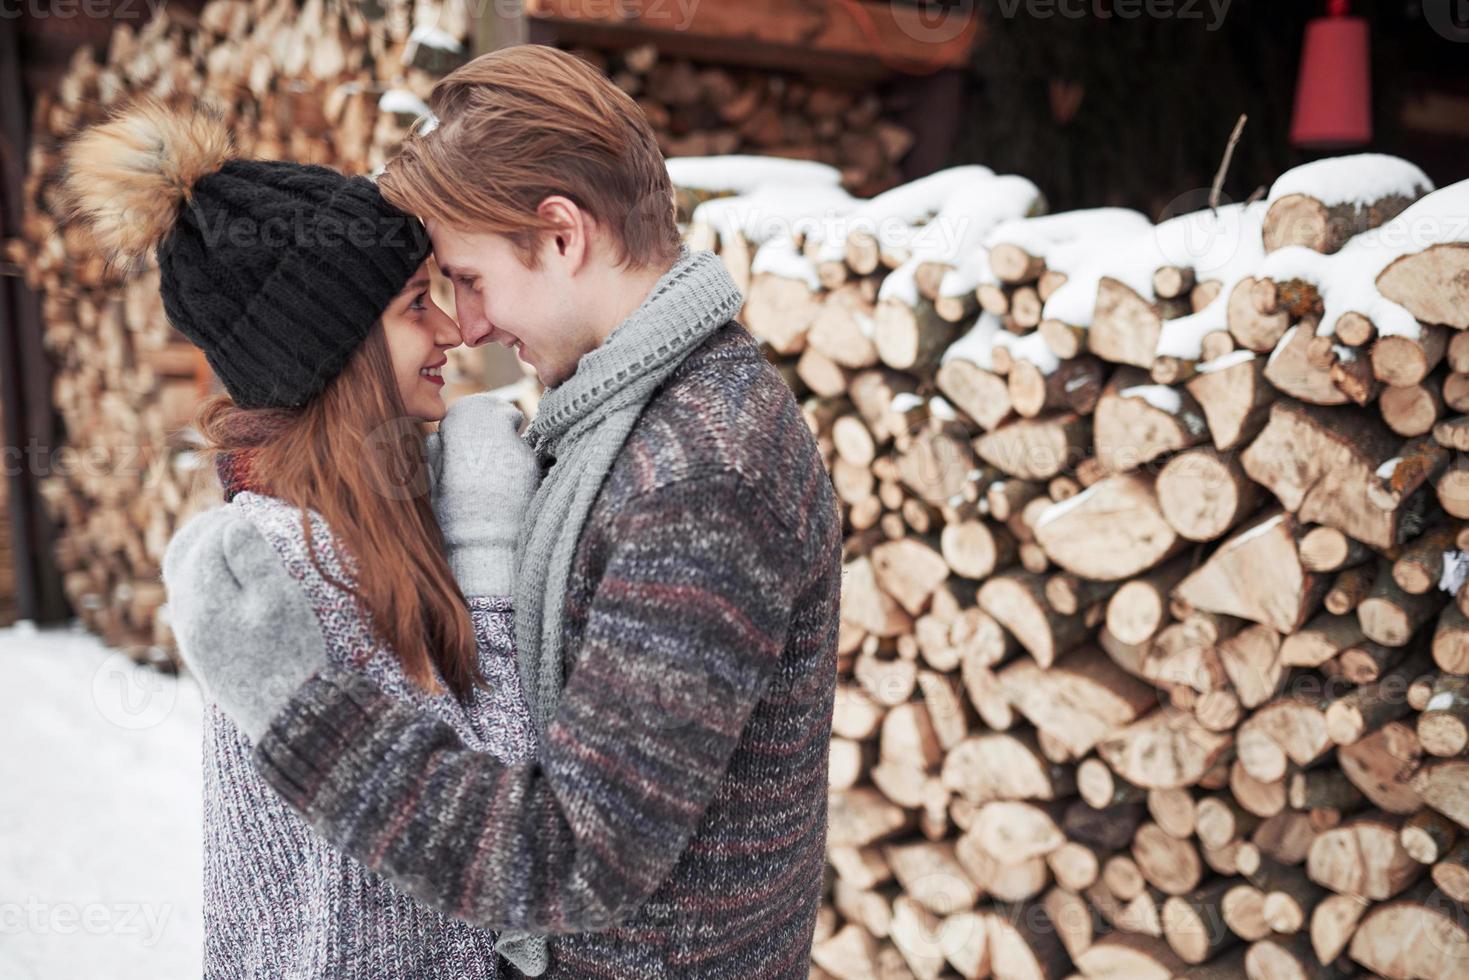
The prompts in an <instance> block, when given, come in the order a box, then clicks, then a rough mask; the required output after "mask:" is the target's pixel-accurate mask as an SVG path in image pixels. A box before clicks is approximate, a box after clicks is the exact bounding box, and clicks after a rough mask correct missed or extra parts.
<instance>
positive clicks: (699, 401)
mask: <svg viewBox="0 0 1469 980" xmlns="http://www.w3.org/2000/svg"><path fill="white" fill-rule="evenodd" d="M431 105H432V108H433V110H434V112H435V114H436V115H437V116H438V117H439V120H440V122H439V126H438V128H437V129H436V130H435V131H434V132H432V133H431V134H429V135H428V136H427V137H423V138H420V139H415V140H413V141H411V142H410V144H409V145H408V146H407V147H406V148H405V152H404V153H403V155H402V157H401V158H400V159H398V160H397V161H395V162H394V163H393V164H392V165H390V169H389V173H388V174H387V175H386V176H385V177H384V179H383V181H382V186H383V190H384V194H385V196H387V197H388V198H389V199H390V200H391V201H392V202H393V203H395V204H397V205H398V206H400V207H402V208H404V209H405V210H408V211H411V212H415V213H417V214H420V215H422V216H423V217H424V219H425V221H426V223H427V225H428V227H429V229H430V231H431V234H432V237H433V240H434V248H435V255H436V257H437V259H438V261H439V263H440V265H441V266H442V267H443V268H444V269H445V271H446V272H447V273H448V274H449V275H451V276H452V278H453V281H454V288H455V294H456V301H457V304H458V311H459V316H460V319H461V330H462V333H463V336H464V338H465V340H466V341H467V342H469V343H471V344H477V343H483V342H488V341H495V342H500V343H504V344H508V345H510V346H512V347H514V348H515V349H516V350H517V351H518V352H519V354H520V356H521V357H522V358H523V359H524V360H525V361H526V362H527V363H528V364H530V365H531V366H532V367H534V368H535V369H536V371H537V372H538V373H539V375H540V377H541V379H542V380H543V381H544V382H546V383H547V384H548V385H549V386H551V387H550V390H549V391H548V392H547V393H546V395H545V396H544V398H543V400H542V401H541V404H540V409H539V412H538V415H537V418H536V420H535V421H534V423H533V424H532V425H531V427H530V429H529V430H528V431H527V433H526V438H527V439H528V440H529V441H530V442H531V444H532V446H533V447H534V448H535V449H536V451H537V453H538V454H539V455H540V457H541V459H542V463H543V465H544V466H545V467H546V475H545V478H544V482H543V483H542V485H541V488H540V490H539V491H538V492H537V494H536V496H535V499H534V501H533V502H532V504H531V506H530V508H529V516H528V518H527V520H526V523H525V525H524V526H523V529H522V531H521V533H520V537H519V546H518V551H519V554H518V560H519V569H518V574H517V585H516V592H515V600H516V619H517V628H516V639H517V645H518V648H519V649H518V650H517V657H518V659H519V666H520V675H521V679H522V682H523V684H524V686H525V689H526V695H527V700H528V702H529V705H530V708H531V714H532V717H533V719H534V720H535V722H536V727H537V732H538V735H539V737H540V741H539V753H538V759H537V761H536V763H534V764H531V765H525V766H515V767H507V766H502V765H500V764H499V763H497V762H496V761H495V760H494V759H493V758H492V757H489V756H485V755H476V754H474V753H471V752H469V751H468V750H466V749H465V748H464V747H463V746H462V745H461V744H460V743H459V742H458V740H457V739H456V738H455V736H454V735H453V733H452V732H450V731H449V730H447V729H446V728H445V727H444V726H442V725H439V724H436V723H434V722H432V721H430V720H428V719H426V718H423V717H420V716H418V715H416V714H415V713H414V712H412V711H411V710H409V709H407V708H405V707H404V706H402V705H399V704H397V703H396V702H394V701H392V700H391V699H389V698H387V697H385V696H384V695H382V694H381V692H379V691H378V690H377V689H376V688H374V687H373V686H372V685H371V684H370V683H369V682H366V681H365V680H363V679H362V678H360V677H358V676H356V675H354V674H351V673H350V672H346V671H343V670H340V669H336V668H333V667H327V666H321V665H320V664H318V663H316V662H314V661H313V660H312V657H313V654H311V653H310V651H309V650H308V651H307V652H306V653H305V654H302V653H300V652H299V651H300V650H301V649H302V648H303V647H308V648H309V646H310V644H309V643H305V644H303V643H299V642H291V643H283V642H282V641H281V639H280V638H281V635H282V631H283V630H290V631H292V635H293V636H294V635H295V634H298V633H309V632H310V631H311V630H312V629H314V626H313V625H312V624H311V623H309V622H304V621H299V620H296V619H294V618H293V619H292V621H291V622H289V623H283V622H282V621H281V620H280V619H279V618H277V619H275V620H274V621H272V622H261V621H260V619H261V617H259V616H252V615H251V609H252V608H258V607H259V604H257V603H254V602H252V601H251V599H250V593H251V590H259V589H266V588H270V587H273V584H272V583H278V581H279V580H280V578H281V576H283V575H284V572H283V571H280V572H278V571H277V570H276V569H275V568H273V567H269V566H270V562H269V560H268V559H267V560H265V561H264V563H262V564H259V565H258V566H255V567H253V568H252V569H251V571H250V572H249V573H248V574H237V575H236V577H237V578H239V579H241V580H242V581H241V582H240V583H239V588H240V596H239V597H238V599H237V600H230V599H229V598H228V597H225V596H222V594H221V593H220V592H219V591H218V590H214V591H212V592H208V593H206V594H200V595H189V594H188V593H187V592H186V591H184V592H181V593H180V594H179V595H178V596H176V597H175V595H174V593H173V592H172V591H171V600H170V606H171V613H172V615H173V616H174V618H175V620H176V621H181V620H186V621H188V622H189V623H192V624H209V626H210V627H211V628H212V629H213V631H214V633H215V634H216V635H220V636H228V637H229V638H230V640H229V643H228V648H227V649H224V650H222V651H221V652H218V653H213V654H211V653H209V652H207V651H200V650H195V651H185V653H186V655H187V656H188V657H189V659H190V666H191V667H193V668H194V669H195V670H196V672H198V673H199V674H200V677H201V680H202V681H203V682H204V683H205V684H206V686H208V687H209V688H210V689H211V692H212V693H213V694H214V695H215V696H216V697H217V699H218V700H219V701H220V703H221V705H222V706H226V707H227V708H228V706H229V704H231V703H239V704H243V703H246V702H250V703H251V705H252V707H251V711H252V712H255V713H257V714H258V716H259V717H261V718H268V719H269V728H268V731H265V732H264V734H263V737H262V738H260V740H259V742H258V746H257V749H256V764H257V766H258V767H259V768H260V770H261V771H262V772H263V773H264V774H265V776H266V778H267V779H268V780H269V781H270V782H271V784H272V785H273V786H274V787H275V788H276V789H277V790H278V791H279V792H280V794H281V795H282V796H283V797H284V798H285V799H286V801H287V802H288V803H290V804H291V805H292V806H293V807H295V808H296V809H297V810H299V811H300V812H301V813H302V814H303V815H305V816H306V817H307V818H308V819H309V820H310V821H311V822H312V824H313V826H314V827H316V828H317V830H318V831H319V832H320V833H321V834H322V835H324V836H325V837H326V838H327V839H328V840H330V841H331V842H332V843H334V844H336V845H337V846H339V847H340V848H342V849H343V850H345V851H347V852H348V853H350V854H352V855H354V856H356V857H358V858H359V859H360V860H362V861H363V862H364V863H366V864H367V865H368V866H369V867H372V868H373V869H375V870H378V871H381V872H382V873H383V874H385V875H387V876H388V877H389V878H391V879H392V880H394V881H395V882H397V883H399V884H401V885H403V886H404V887H406V888H407V889H408V890H410V891H411V892H412V893H413V894H415V895H416V896H418V897H419V898H421V899H423V900H425V901H428V902H431V903H432V904H434V905H436V906H438V907H439V908H442V909H444V910H446V911H448V912H450V913H451V914H453V915H456V916H458V917H460V918H463V919H466V920H468V921H471V922H475V923H478V924H481V925H484V926H486V927H491V928H495V929H505V930H512V931H516V930H524V931H529V932H540V933H549V934H550V940H549V949H550V966H549V969H548V970H547V972H546V975H547V976H553V977H568V978H606V980H613V978H615V980H638V978H662V977H690V978H721V977H728V978H731V980H733V978H739V980H746V978H751V977H758V978H761V980H778V978H787V977H788V978H804V977H805V976H806V975H807V972H808V969H809V968H808V958H809V954H810V946H811V938H812V931H813V928H814V923H815V917H816V911H817V907H818V905H819V902H820V894H821V883H822V869H823V864H824V844H825V836H826V815H827V807H826V788H827V760H828V742H829V737H830V728H831V710H832V697H833V690H834V684H835V659H836V633H837V605H838V597H839V591H840V547H841V544H840V523H839V518H838V516H837V511H836V506H835V501H834V498H833V494H832V490H831V485H830V482H829V480H828V478H827V476H826V473H825V471H824V469H823V467H822V464H821V459H820V455H819V453H818V451H817V448H816V445H815V442H814V440H813V439H812V437H811V434H810V432H809V431H808V430H807V429H806V427H805V425H804V422H803V419H802V417H801V414H800V412H799V411H798V409H797V407H796V404H795V401H794V399H793V397H792V395H791V393H790V391H789V390H788V389H787V388H786V387H785V386H784V384H783V383H782V381H781V379H780V376H779V375H778V373H777V372H776V371H775V370H774V369H773V368H772V367H771V366H770V365H769V364H768V363H767V362H766V361H765V360H764V358H763V357H762V356H761V354H760V351H759V349H758V347H757V346H756V344H755V342H754V341H753V340H752V338H751V337H750V335H749V334H748V333H747V332H746V331H745V330H744V329H743V328H742V327H741V326H739V325H738V324H737V323H734V322H732V318H733V316H734V315H735V313H736V312H737V311H738V309H739V306H740V304H741V298H740V296H739V293H738V291H737V290H736V289H735V288H734V286H733V284H732V283H731V282H730V280H729V279H728V277H727V275H726V274H725V273H724V271H723V269H722V267H720V265H719V262H718V260H717V259H716V258H714V257H713V256H712V255H709V254H708V253H699V254H690V253H688V251H687V250H686V249H681V246H680V244H679V241H678V236H677V230H676V228H675V225H674V218H673V206H672V190H671V187H670V186H669V181H668V176H667V170H666V168H665V167H664V165H663V162H662V158H661V156H660V155H659V152H658V149H657V146H656V143H655V141H654V139H653V135H652V132H651V130H650V129H649V127H648V124H647V122H646V120H644V119H643V118H642V116H641V113H640V112H639V111H638V109H637V107H636V106H635V104H634V103H633V102H632V100H631V99H629V98H628V97H627V96H626V95H625V94H624V93H622V92H620V91H618V90H617V89H616V88H615V87H613V86H612V85H610V84H609V83H608V82H607V81H606V80H605V79H603V78H602V77H601V76H600V75H598V74H597V73H595V72H594V71H592V70H591V69H590V68H588V67H587V66H585V65H584V64H582V63H581V62H580V61H578V60H577V59H575V58H573V57H571V56H569V55H565V54H562V53H559V52H557V51H554V50H551V49H548V48H543V47H535V46H527V47H520V48H514V49H510V50H506V51H501V52H497V53H495V54H491V55H486V56H484V57H482V58H479V59H476V60H475V61H473V62H471V63H470V64H468V65H466V66H465V67H464V68H462V69H460V70H459V71H457V72H455V73H454V74H452V75H450V76H449V77H447V78H445V79H444V80H443V81H442V82H441V83H440V84H439V86H438V87H437V88H436V89H435V92H434V95H433V98H432V102H431ZM487 442H492V440H488V438H487ZM447 445H449V443H447V442H446V446H447ZM455 451H473V450H455ZM448 452H449V450H448V449H447V448H446V449H445V453H446V454H447V453H448ZM446 472H447V470H446ZM462 504H463V501H462V499H461V502H460V505H459V506H457V507H455V508H451V509H449V510H448V511H446V510H445V509H443V508H441V509H440V519H441V523H443V524H444V533H445V540H446V544H447V546H448V547H449V549H450V553H451V562H455V561H460V560H463V561H470V562H472V561H473V558H474V554H473V548H474V543H473V538H474V526H473V520H472V515H467V514H466V512H467V511H473V510H474V509H475V507H478V508H479V509H480V511H481V513H484V512H486V510H487V509H491V508H495V507H496V506H497V502H496V501H495V500H494V499H493V498H492V497H489V498H487V499H481V500H478V501H473V502H472V506H470V507H468V508H466V507H464V506H463V505H462ZM179 551H180V553H178V554H171V555H170V561H169V563H168V564H169V571H168V574H169V576H170V577H171V578H173V579H174V580H176V581H178V582H179V583H184V582H186V581H187V580H188V570H189V568H190V563H191V561H194V560H200V559H198V556H197V555H191V554H190V553H188V552H189V547H188V546H180V549H179ZM241 562H242V564H240V565H239V566H238V567H245V565H246V564H247V563H243V562H244V559H241ZM171 590H172V585H171ZM188 632H191V633H192V634H195V635H198V634H199V633H200V629H199V628H198V626H197V625H196V626H194V627H193V628H191V629H190V630H188ZM181 635H182V633H181ZM285 650H288V651H289V652H283V651H285ZM252 651H264V652H263V653H260V652H252ZM241 656H253V657H258V658H259V659H260V660H261V661H262V663H261V664H260V665H259V666H258V669H251V670H240V669H239V665H238V660H239V657H241ZM272 657H275V658H277V660H279V659H295V660H296V661H297V663H294V664H289V665H286V666H284V667H283V666H281V665H280V664H278V663H276V662H273V661H272V659H271V658H272ZM303 658H304V659H305V660H306V661H307V663H306V664H305V667H306V669H302V664H301V663H300V662H299V661H301V660H302V659H303ZM262 670H263V671H264V672H265V673H266V674H267V675H271V676H274V677H277V678H282V677H284V678H290V677H301V676H308V675H309V679H308V680H307V681H306V682H305V683H304V684H301V685H300V686H299V688H297V687H296V685H295V684H294V683H288V684H279V683H277V684H271V683H266V684H259V683H258V680H259V678H260V676H261V674H260V671H262ZM272 672H273V673H272ZM252 677H253V678H255V679H256V682H257V683H255V684H254V686H250V685H251V682H250V681H249V680H240V681H232V678H245V679H248V678H252ZM231 684H233V685H234V686H233V688H232V687H231Z"/></svg>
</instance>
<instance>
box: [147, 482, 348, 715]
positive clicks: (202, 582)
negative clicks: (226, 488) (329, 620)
mask: <svg viewBox="0 0 1469 980" xmlns="http://www.w3.org/2000/svg"><path fill="white" fill-rule="evenodd" d="M163 582H164V585H165V587H166V588H167V589H168V614H169V619H170V622H171V624H172V626H173V632H174V636H175V637H176V638H177V640H178V647H179V654H180V655H181V656H182V657H183V659H184V663H186V664H188V666H189V670H191V671H192V672H193V674H194V676H195V677H197V678H198V679H199V682H200V683H201V684H202V685H203V686H204V688H205V690H206V691H208V693H209V695H210V696H211V697H212V698H213V699H214V700H215V701H216V702H217V703H218V704H219V706H220V708H221V709H223V711H224V713H225V714H226V715H228V716H229V717H230V719H231V720H232V721H234V722H235V724H237V725H238V726H239V727H240V729H241V730H242V731H243V732H244V733H245V734H246V735H247V736H249V738H250V741H251V742H256V741H259V739H260V736H262V735H263V734H264V733H265V731H266V729H267V728H268V727H269V725H270V721H271V719H272V718H273V717H274V716H275V714H276V713H277V712H278V711H279V710H280V708H281V707H282V706H284V705H285V703H286V702H287V701H288V700H290V698H291V695H292V694H294V693H295V691H296V689H297V688H298V687H300V686H301V684H302V683H304V682H305V681H306V680H307V678H309V677H310V676H311V675H312V674H314V673H316V671H317V670H318V669H320V668H321V667H322V666H323V665H324V664H325V663H326V641H325V640H324V639H323V637H322V635H321V624H320V622H319V621H318V620H317V618H316V613H315V612H314V611H313V610H312V608H311V604H310V603H309V602H308V601H307V599H306V596H305V594H304V593H303V592H302V591H301V587H300V585H299V584H298V583H297V582H296V580H295V579H294V578H292V577H291V574H290V572H288V571H287V570H286V567H285V565H283V564H282V563H281V560H280V557H279V556H278V555H277V554H276V551H275V549H274V548H273V547H271V545H270V542H269V541H267V540H265V538H264V537H262V536H261V534H260V532H259V531H258V530H256V528H255V526H254V525H253V524H251V523H250V521H249V519H248V518H246V517H245V516H244V515H243V514H240V513H239V512H238V511H236V510H235V509H234V508H231V507H228V506H225V507H216V508H214V509H213V510H209V511H205V512H204V513H202V514H199V515H198V516H196V517H195V518H194V519H193V520H191V521H189V523H187V524H185V525H184V526H183V527H182V528H180V529H179V531H178V533H177V534H176V535H174V538H173V540H172V541H170V542H169V545H168V551H167V552H166V553H165V554H164V557H163Z"/></svg>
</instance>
